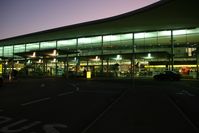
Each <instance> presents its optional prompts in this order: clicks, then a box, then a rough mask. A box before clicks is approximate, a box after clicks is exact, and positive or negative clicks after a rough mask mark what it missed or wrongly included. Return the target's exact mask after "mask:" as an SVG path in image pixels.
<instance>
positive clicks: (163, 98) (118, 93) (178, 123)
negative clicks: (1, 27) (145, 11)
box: [0, 78, 199, 133]
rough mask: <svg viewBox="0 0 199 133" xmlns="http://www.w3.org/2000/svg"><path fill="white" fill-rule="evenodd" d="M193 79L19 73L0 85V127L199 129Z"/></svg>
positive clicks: (136, 131) (102, 131)
mask: <svg viewBox="0 0 199 133" xmlns="http://www.w3.org/2000/svg"><path fill="white" fill-rule="evenodd" d="M198 102H199V84H198V81H197V80H183V81H154V80H152V79H140V80H138V79H136V80H82V79H76V80H66V79H64V78H40V79H18V80H16V81H13V82H7V83H5V84H4V85H3V86H2V87H1V88H0V133H110V132H114V133H132V132H133V133H143V132H153V133H160V132H161V133H168V132H169V133H178V132H179V133H198V132H199V115H198V113H199V107H198Z"/></svg>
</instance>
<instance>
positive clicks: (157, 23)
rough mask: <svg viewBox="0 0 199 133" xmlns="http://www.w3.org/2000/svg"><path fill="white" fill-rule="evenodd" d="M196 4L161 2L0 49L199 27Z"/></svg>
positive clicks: (178, 0)
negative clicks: (31, 43)
mask: <svg viewBox="0 0 199 133" xmlns="http://www.w3.org/2000/svg"><path fill="white" fill-rule="evenodd" d="M197 3H198V2H197V0H189V1H184V0H161V1H159V2H157V3H154V4H152V5H149V6H146V7H144V8H141V9H138V10H135V11H132V12H128V13H125V14H122V15H118V16H115V17H110V18H106V19H101V20H96V21H91V22H86V23H80V24H75V25H70V26H65V27H61V28H56V29H51V30H47V31H42V32H36V33H32V34H27V35H22V36H18V37H13V38H8V39H3V40H0V45H9V44H20V43H30V42H39V41H50V40H61V39H69V38H77V37H86V36H96V35H106V34H116V33H127V32H142V31H156V30H167V29H168V30H169V29H185V28H194V27H199V14H198V13H197V12H198V11H197V9H198V5H197Z"/></svg>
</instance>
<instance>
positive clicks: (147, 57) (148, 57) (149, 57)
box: [144, 53, 153, 59]
mask: <svg viewBox="0 0 199 133" xmlns="http://www.w3.org/2000/svg"><path fill="white" fill-rule="evenodd" d="M144 58H145V59H152V58H153V57H152V56H151V53H148V54H147V56H146V57H144Z"/></svg>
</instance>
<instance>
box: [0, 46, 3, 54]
mask: <svg viewBox="0 0 199 133" xmlns="http://www.w3.org/2000/svg"><path fill="white" fill-rule="evenodd" d="M0 56H3V47H0Z"/></svg>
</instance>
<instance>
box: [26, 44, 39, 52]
mask: <svg viewBox="0 0 199 133" xmlns="http://www.w3.org/2000/svg"><path fill="white" fill-rule="evenodd" d="M34 50H39V43H29V44H26V51H34Z"/></svg>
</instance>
